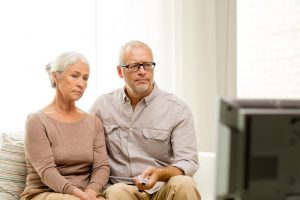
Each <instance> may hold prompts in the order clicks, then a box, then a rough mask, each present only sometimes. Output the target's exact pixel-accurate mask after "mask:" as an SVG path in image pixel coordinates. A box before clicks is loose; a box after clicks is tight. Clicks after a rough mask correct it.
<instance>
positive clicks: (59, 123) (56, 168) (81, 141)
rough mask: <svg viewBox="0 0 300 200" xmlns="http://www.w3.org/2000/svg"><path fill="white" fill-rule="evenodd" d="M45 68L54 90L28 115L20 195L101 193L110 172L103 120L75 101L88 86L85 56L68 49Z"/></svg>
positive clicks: (86, 199)
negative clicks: (23, 183) (46, 101)
mask: <svg viewBox="0 0 300 200" xmlns="http://www.w3.org/2000/svg"><path fill="white" fill-rule="evenodd" d="M46 70H47V71H48V74H49V77H50V80H51V86H52V87H53V88H54V89H55V90H56V93H55V97H54V99H53V101H52V102H51V103H50V104H49V105H47V106H46V107H44V108H42V109H41V110H39V111H37V112H35V113H31V114H30V115H29V116H28V118H27V121H26V134H25V150H26V154H25V155H26V162H27V168H28V174H27V179H26V187H25V189H24V191H23V193H22V194H21V199H22V200H25V199H26V200H28V199H31V200H50V199H59V200H79V199H80V200H97V199H102V197H101V193H102V190H103V189H104V187H105V184H106V183H107V181H108V176H109V166H108V158H107V153H106V146H105V138H104V132H103V125H102V122H101V120H100V119H99V118H97V117H96V116H95V115H94V114H90V113H86V112H84V111H82V110H81V109H79V108H78V107H77V106H76V105H75V102H76V101H77V100H79V99H80V98H81V97H82V95H83V94H84V91H85V89H86V87H87V83H88V79H89V64H88V61H87V59H86V58H85V57H84V56H83V55H82V54H80V53H77V52H66V53H63V54H61V55H59V56H58V57H57V58H56V59H55V60H54V61H53V62H52V63H50V64H48V65H47V66H46Z"/></svg>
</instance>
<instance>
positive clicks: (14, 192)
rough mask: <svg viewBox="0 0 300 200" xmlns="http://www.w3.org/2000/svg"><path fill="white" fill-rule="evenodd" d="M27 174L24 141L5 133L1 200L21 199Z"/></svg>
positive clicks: (0, 164)
mask: <svg viewBox="0 0 300 200" xmlns="http://www.w3.org/2000/svg"><path fill="white" fill-rule="evenodd" d="M26 174H27V169H26V162H25V155H24V143H23V140H21V139H20V138H18V139H17V138H13V137H11V136H9V135H7V134H5V133H3V134H2V145H1V151H0V199H6V200H17V199H19V198H20V193H21V192H22V191H23V189H24V187H25V180H26Z"/></svg>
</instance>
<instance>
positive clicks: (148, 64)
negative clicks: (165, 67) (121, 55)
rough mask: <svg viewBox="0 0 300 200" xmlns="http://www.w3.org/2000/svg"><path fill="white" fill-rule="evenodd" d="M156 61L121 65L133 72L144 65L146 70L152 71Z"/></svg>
mask: <svg viewBox="0 0 300 200" xmlns="http://www.w3.org/2000/svg"><path fill="white" fill-rule="evenodd" d="M155 65H156V64H155V62H143V63H132V64H128V65H121V67H126V68H127V69H128V70H129V71H131V72H137V71H139V70H140V67H142V66H143V68H144V70H146V71H150V70H153V69H154V67H155Z"/></svg>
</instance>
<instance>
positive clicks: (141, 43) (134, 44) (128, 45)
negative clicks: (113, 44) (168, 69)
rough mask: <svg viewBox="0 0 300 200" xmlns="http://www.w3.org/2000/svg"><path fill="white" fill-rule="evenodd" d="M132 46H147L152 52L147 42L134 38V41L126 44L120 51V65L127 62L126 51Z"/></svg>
mask: <svg viewBox="0 0 300 200" xmlns="http://www.w3.org/2000/svg"><path fill="white" fill-rule="evenodd" d="M131 47H145V48H147V49H149V50H150V52H151V54H152V50H151V48H150V47H149V46H148V45H147V44H146V43H144V42H141V41H139V40H132V41H130V42H127V43H126V44H124V45H123V46H122V47H121V49H120V52H119V65H120V66H122V65H125V64H127V63H125V53H126V50H127V48H131Z"/></svg>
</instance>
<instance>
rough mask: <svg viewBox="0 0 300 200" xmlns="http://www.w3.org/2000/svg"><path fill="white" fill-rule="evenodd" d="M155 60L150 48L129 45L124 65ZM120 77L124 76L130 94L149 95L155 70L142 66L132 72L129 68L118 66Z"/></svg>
mask: <svg viewBox="0 0 300 200" xmlns="http://www.w3.org/2000/svg"><path fill="white" fill-rule="evenodd" d="M144 62H153V55H152V52H151V50H150V49H148V48H146V47H143V46H138V47H129V48H128V49H126V51H125V56H124V65H128V64H132V63H144ZM118 73H119V76H120V78H124V81H125V87H126V90H127V92H128V93H129V94H133V95H137V96H147V95H148V94H150V93H151V91H152V89H153V73H154V71H153V70H148V71H146V70H145V69H144V68H143V67H140V68H139V70H138V71H136V72H131V71H129V70H128V68H125V67H120V66H118Z"/></svg>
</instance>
